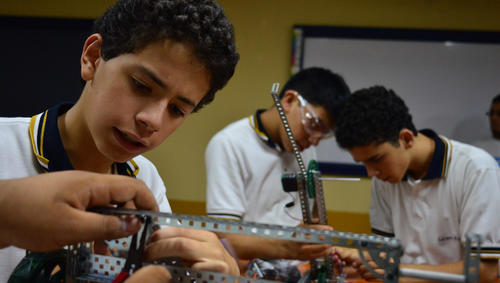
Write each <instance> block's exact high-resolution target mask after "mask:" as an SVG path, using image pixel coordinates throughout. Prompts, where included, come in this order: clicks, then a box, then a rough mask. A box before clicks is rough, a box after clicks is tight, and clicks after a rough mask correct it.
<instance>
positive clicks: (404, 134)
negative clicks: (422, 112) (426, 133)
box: [399, 128, 415, 149]
mask: <svg viewBox="0 0 500 283" xmlns="http://www.w3.org/2000/svg"><path fill="white" fill-rule="evenodd" d="M399 140H400V141H401V143H402V146H404V147H405V149H410V148H412V147H413V145H414V143H415V135H414V134H413V132H412V131H411V130H409V129H406V128H404V129H402V130H401V131H400V132H399Z"/></svg>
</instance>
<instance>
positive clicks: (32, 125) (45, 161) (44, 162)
mask: <svg viewBox="0 0 500 283" xmlns="http://www.w3.org/2000/svg"><path fill="white" fill-rule="evenodd" d="M44 114H45V115H44V119H43V122H42V133H41V137H40V153H39V152H38V151H37V146H36V140H35V124H36V119H37V116H38V115H40V114H38V115H35V116H33V117H31V120H30V128H29V133H30V139H31V147H32V148H33V153H34V154H35V156H36V158H37V159H38V161H39V162H40V163H41V165H44V167H47V166H48V165H49V160H48V159H47V158H45V157H44V156H43V134H44V132H45V122H46V121H47V111H45V113H44ZM39 124H40V123H39ZM39 126H40V125H39Z"/></svg>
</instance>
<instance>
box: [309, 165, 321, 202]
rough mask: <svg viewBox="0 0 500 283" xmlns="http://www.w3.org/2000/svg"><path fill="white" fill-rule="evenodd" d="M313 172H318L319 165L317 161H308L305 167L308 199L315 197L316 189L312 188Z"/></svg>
mask: <svg viewBox="0 0 500 283" xmlns="http://www.w3.org/2000/svg"><path fill="white" fill-rule="evenodd" d="M314 172H319V165H318V161H316V160H314V159H313V160H311V161H309V164H308V165H307V194H308V195H309V198H315V197H316V188H315V186H314V176H313V174H314Z"/></svg>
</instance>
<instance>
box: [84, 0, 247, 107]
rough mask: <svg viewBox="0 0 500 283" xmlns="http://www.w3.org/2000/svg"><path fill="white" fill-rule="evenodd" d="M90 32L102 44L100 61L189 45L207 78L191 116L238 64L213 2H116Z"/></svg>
mask: <svg viewBox="0 0 500 283" xmlns="http://www.w3.org/2000/svg"><path fill="white" fill-rule="evenodd" d="M94 32H96V33H99V34H101V36H102V38H103V43H102V47H101V48H102V51H101V56H102V58H103V59H104V60H109V59H111V58H113V57H116V56H119V55H120V54H123V53H133V52H137V51H139V50H141V49H143V48H145V47H146V46H147V45H149V44H151V43H153V42H157V41H160V40H165V39H169V40H174V41H177V42H182V43H186V44H189V45H191V46H192V47H193V48H194V52H195V54H196V57H197V58H198V59H199V60H200V61H201V62H202V63H203V64H204V66H205V67H206V68H207V69H208V71H209V73H210V78H211V84H210V90H209V91H208V93H207V94H206V95H205V96H204V97H203V99H202V100H201V101H200V103H199V104H198V105H197V106H196V108H195V109H194V111H197V110H199V109H200V108H201V107H203V105H206V104H208V103H209V102H211V101H212V100H213V99H214V96H215V93H216V92H217V91H218V90H220V89H222V88H223V87H224V85H226V83H227V81H229V79H230V78H231V77H232V76H233V74H234V69H235V67H236V64H237V63H238V60H239V55H238V53H237V51H236V44H235V42H234V31H233V25H232V24H231V22H230V21H229V20H228V18H227V17H226V15H225V13H224V10H223V9H222V7H220V6H219V5H218V4H217V3H215V2H214V1H212V0H118V1H117V2H116V4H115V5H113V6H111V7H110V8H109V9H108V10H107V11H106V12H105V13H104V14H103V15H102V16H101V17H100V18H98V19H97V20H96V21H95V23H94Z"/></svg>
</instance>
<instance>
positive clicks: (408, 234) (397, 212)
mask: <svg viewBox="0 0 500 283" xmlns="http://www.w3.org/2000/svg"><path fill="white" fill-rule="evenodd" d="M420 134H424V135H426V136H428V137H430V138H433V139H434V141H435V143H436V146H435V151H434V156H433V159H432V161H431V165H430V167H429V171H428V172H427V175H426V176H425V177H424V178H422V179H420V180H413V179H411V178H408V179H407V180H405V181H401V182H399V183H397V184H391V183H389V182H383V181H380V180H378V179H375V178H374V179H373V182H372V194H371V202H370V222H371V226H372V229H373V232H374V233H378V234H383V235H384V234H385V235H395V237H396V238H398V239H400V240H401V242H402V245H403V247H404V255H403V257H402V258H401V263H403V264H432V265H437V264H444V263H453V262H457V261H460V260H462V259H463V245H464V242H465V235H466V234H467V233H478V234H481V235H482V236H483V237H484V240H485V241H484V244H485V245H492V246H499V244H500V225H499V222H498V217H499V215H500V168H499V167H498V165H497V163H496V162H495V160H494V159H493V158H492V157H491V156H490V155H489V154H488V153H486V152H485V151H484V150H482V149H479V148H476V147H473V146H471V145H467V144H463V143H460V142H457V141H454V140H450V139H447V138H445V137H440V136H438V135H436V134H435V133H434V132H433V131H431V130H424V131H421V133H420Z"/></svg>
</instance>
